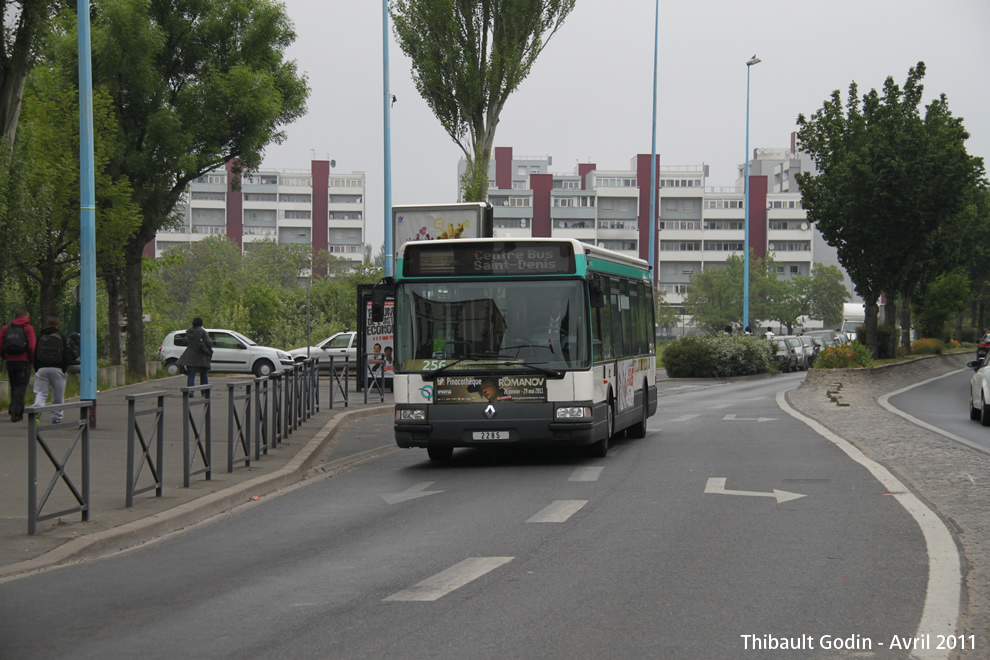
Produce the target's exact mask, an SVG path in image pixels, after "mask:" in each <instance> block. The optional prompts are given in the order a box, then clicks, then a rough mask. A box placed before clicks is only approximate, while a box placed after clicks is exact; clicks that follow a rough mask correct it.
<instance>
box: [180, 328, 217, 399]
mask: <svg viewBox="0 0 990 660" xmlns="http://www.w3.org/2000/svg"><path fill="white" fill-rule="evenodd" d="M186 341H187V342H188V343H187V344H186V350H184V351H182V355H180V356H179V364H180V365H181V366H182V367H184V368H185V370H186V377H187V380H186V386H187V387H192V386H193V385H195V384H196V373H197V372H199V384H200V385H208V384H209V382H210V381H209V377H208V376H207V375H206V374H207V372H208V371H209V370H210V358H211V357H213V340H212V339H210V335H209V333H208V332H206V330H204V329H203V319H201V318H199V317H198V316H197V317H196V318H194V319H193V324H192V327H191V328H189V329H188V330H186ZM203 396H206V395H205V394H204V395H203Z"/></svg>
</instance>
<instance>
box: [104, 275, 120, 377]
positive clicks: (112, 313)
mask: <svg viewBox="0 0 990 660" xmlns="http://www.w3.org/2000/svg"><path fill="white" fill-rule="evenodd" d="M103 285H104V286H105V287H106V290H107V345H106V351H107V357H109V358H110V364H120V314H119V311H120V276H119V275H117V274H116V273H115V274H113V275H106V276H104V277H103Z"/></svg>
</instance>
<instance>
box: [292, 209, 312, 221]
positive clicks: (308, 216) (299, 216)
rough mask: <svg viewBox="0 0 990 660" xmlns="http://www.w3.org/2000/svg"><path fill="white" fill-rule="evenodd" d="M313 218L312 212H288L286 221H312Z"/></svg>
mask: <svg viewBox="0 0 990 660" xmlns="http://www.w3.org/2000/svg"><path fill="white" fill-rule="evenodd" d="M312 218H313V212H312V211H286V212H285V219H286V220H312Z"/></svg>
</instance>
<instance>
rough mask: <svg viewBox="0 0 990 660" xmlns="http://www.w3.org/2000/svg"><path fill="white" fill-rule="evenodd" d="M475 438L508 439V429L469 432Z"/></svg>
mask: <svg viewBox="0 0 990 660" xmlns="http://www.w3.org/2000/svg"><path fill="white" fill-rule="evenodd" d="M471 437H472V438H473V439H475V440H508V439H509V432H508V431H475V432H474V433H472V434H471Z"/></svg>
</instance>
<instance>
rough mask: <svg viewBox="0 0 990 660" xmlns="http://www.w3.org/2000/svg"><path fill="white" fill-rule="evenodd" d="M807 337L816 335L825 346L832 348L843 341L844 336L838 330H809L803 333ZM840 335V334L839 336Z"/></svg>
mask: <svg viewBox="0 0 990 660" xmlns="http://www.w3.org/2000/svg"><path fill="white" fill-rule="evenodd" d="M804 334H805V335H806V336H808V337H817V338H818V339H820V340H821V341H822V343H823V344H825V348H834V347H836V346H838V345H840V343H843V341H844V340H845V338H846V336H845V335H843V334H842V333H840V332H839V331H838V330H809V331H807V332H805V333H804ZM840 335H842V336H841V337H840Z"/></svg>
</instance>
